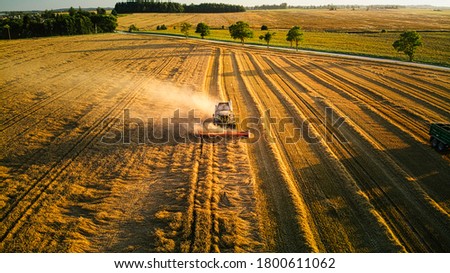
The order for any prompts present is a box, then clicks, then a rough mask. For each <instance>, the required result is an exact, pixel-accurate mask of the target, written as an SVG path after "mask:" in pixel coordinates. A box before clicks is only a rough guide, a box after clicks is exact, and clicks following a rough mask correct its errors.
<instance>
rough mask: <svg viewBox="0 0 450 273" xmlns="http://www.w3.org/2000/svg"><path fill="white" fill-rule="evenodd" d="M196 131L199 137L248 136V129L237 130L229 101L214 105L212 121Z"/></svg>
mask: <svg viewBox="0 0 450 273" xmlns="http://www.w3.org/2000/svg"><path fill="white" fill-rule="evenodd" d="M204 127H206V128H203V129H201V130H197V131H196V133H195V134H196V135H197V136H199V137H202V138H204V137H207V138H214V137H218V138H248V137H249V136H250V133H249V131H238V130H237V129H236V128H237V125H236V120H235V118H234V113H233V106H232V104H231V101H225V102H219V103H218V104H217V105H216V106H215V111H214V114H213V119H212V122H210V123H208V124H205V125H204Z"/></svg>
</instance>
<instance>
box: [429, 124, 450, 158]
mask: <svg viewBox="0 0 450 273" xmlns="http://www.w3.org/2000/svg"><path fill="white" fill-rule="evenodd" d="M430 143H431V146H432V147H433V148H435V149H436V150H438V151H439V152H444V151H446V150H447V149H448V147H449V146H450V124H446V123H432V124H431V126H430Z"/></svg>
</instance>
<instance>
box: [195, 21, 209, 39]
mask: <svg viewBox="0 0 450 273" xmlns="http://www.w3.org/2000/svg"><path fill="white" fill-rule="evenodd" d="M195 33H200V36H202V39H204V38H205V36H208V35H209V26H208V25H207V24H205V23H198V25H197V29H196V30H195Z"/></svg>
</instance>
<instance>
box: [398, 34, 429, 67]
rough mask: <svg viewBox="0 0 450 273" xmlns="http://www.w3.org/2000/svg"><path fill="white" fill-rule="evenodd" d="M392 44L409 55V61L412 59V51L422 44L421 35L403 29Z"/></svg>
mask: <svg viewBox="0 0 450 273" xmlns="http://www.w3.org/2000/svg"><path fill="white" fill-rule="evenodd" d="M392 46H393V47H394V48H395V49H396V50H397V51H398V52H400V51H402V52H403V53H405V54H406V55H407V56H408V57H409V61H410V62H412V61H413V59H414V53H415V51H416V48H417V47H418V46H422V37H421V36H420V35H419V33H417V32H415V31H405V32H403V33H402V34H400V39H398V40H397V41H395V42H394V43H393V44H392Z"/></svg>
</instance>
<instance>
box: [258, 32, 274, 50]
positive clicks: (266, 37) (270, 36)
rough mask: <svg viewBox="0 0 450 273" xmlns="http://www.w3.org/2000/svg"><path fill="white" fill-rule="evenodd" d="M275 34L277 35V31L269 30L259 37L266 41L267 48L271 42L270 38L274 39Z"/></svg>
mask: <svg viewBox="0 0 450 273" xmlns="http://www.w3.org/2000/svg"><path fill="white" fill-rule="evenodd" d="M273 36H275V32H267V33H266V34H264V35H260V36H259V39H260V40H264V41H266V43H267V48H269V43H270V40H272V38H273Z"/></svg>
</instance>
